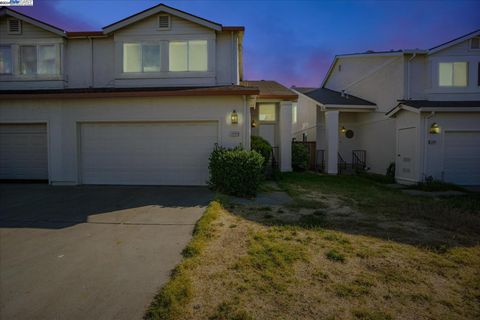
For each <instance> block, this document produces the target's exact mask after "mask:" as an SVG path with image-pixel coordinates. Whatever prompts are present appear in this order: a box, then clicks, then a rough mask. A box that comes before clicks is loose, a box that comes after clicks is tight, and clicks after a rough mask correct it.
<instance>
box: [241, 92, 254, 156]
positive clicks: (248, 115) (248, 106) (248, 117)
mask: <svg viewBox="0 0 480 320" xmlns="http://www.w3.org/2000/svg"><path fill="white" fill-rule="evenodd" d="M255 102H256V97H255V96H248V97H246V98H245V111H244V112H245V117H244V119H245V120H244V121H245V125H244V128H245V142H244V146H243V147H244V148H245V150H250V149H251V146H252V143H251V136H252V125H251V123H252V109H253V108H255Z"/></svg>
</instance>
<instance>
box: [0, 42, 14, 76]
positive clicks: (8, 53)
mask: <svg viewBox="0 0 480 320" xmlns="http://www.w3.org/2000/svg"><path fill="white" fill-rule="evenodd" d="M11 73H12V48H11V47H10V46H0V74H11Z"/></svg>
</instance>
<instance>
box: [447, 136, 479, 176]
mask: <svg viewBox="0 0 480 320" xmlns="http://www.w3.org/2000/svg"><path fill="white" fill-rule="evenodd" d="M444 178H445V180H446V181H448V182H453V183H456V184H461V185H480V131H447V132H445V153H444Z"/></svg>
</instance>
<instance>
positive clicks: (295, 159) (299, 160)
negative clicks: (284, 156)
mask: <svg viewBox="0 0 480 320" xmlns="http://www.w3.org/2000/svg"><path fill="white" fill-rule="evenodd" d="M292 168H293V169H294V170H296V171H305V170H307V169H308V149H307V146H305V145H303V144H301V143H292Z"/></svg>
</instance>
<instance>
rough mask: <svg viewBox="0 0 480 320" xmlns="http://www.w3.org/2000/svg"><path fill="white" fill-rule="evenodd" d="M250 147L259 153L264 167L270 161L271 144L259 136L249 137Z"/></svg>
mask: <svg viewBox="0 0 480 320" xmlns="http://www.w3.org/2000/svg"><path fill="white" fill-rule="evenodd" d="M251 149H252V150H254V151H257V152H258V153H260V154H261V155H262V157H263V159H265V161H264V162H263V165H264V167H266V166H267V165H268V163H269V161H270V156H271V154H272V146H271V145H270V143H269V142H268V141H267V140H265V139H263V138H262V137H259V136H252V137H251Z"/></svg>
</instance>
